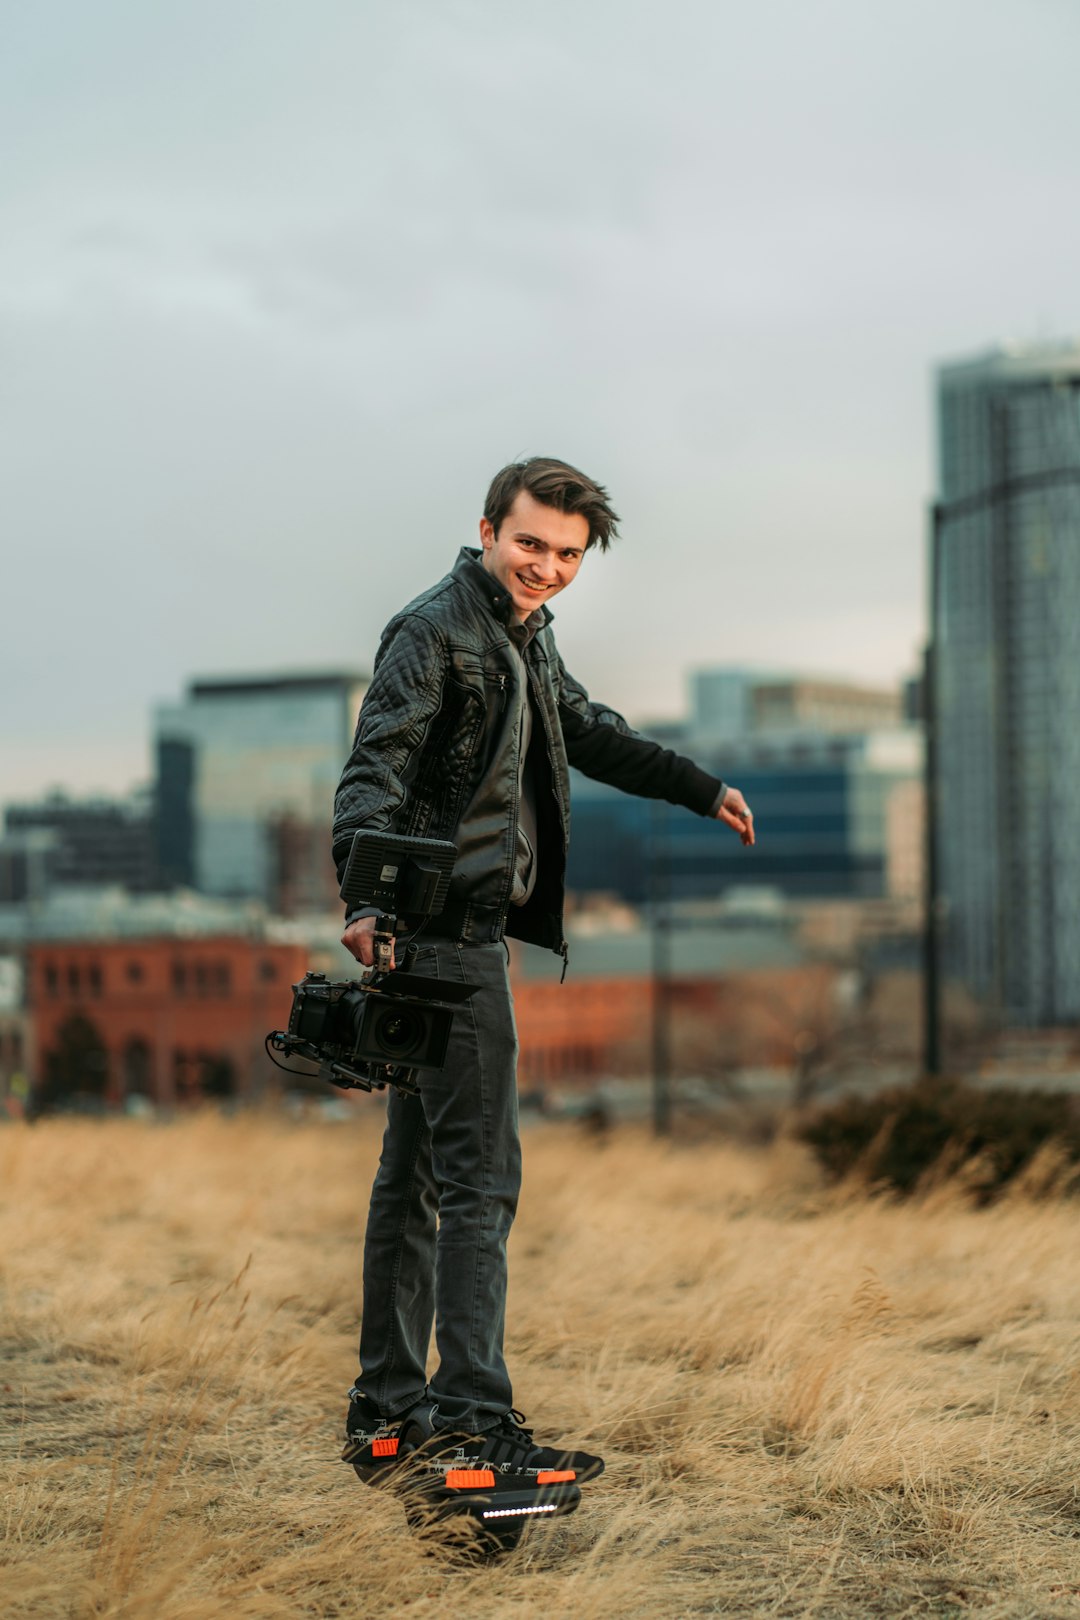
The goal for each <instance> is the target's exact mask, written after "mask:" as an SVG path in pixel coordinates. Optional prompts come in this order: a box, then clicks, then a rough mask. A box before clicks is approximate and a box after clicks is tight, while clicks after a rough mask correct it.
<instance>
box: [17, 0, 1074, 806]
mask: <svg viewBox="0 0 1080 1620" xmlns="http://www.w3.org/2000/svg"><path fill="white" fill-rule="evenodd" d="M209 41H212V42H213V49H212V50H209V49H207V45H208V42H209ZM1078 44H1080V17H1078V16H1077V15H1075V14H1073V13H1072V12H1070V11H1068V10H1066V9H1065V8H1063V7H1061V6H1059V5H1057V4H1054V3H1053V0H1036V3H1035V4H1021V3H1020V0H994V3H992V4H985V3H984V4H976V3H974V0H955V3H953V4H951V5H950V6H949V7H948V8H947V9H946V10H945V11H943V10H942V8H941V7H940V6H936V5H931V4H929V0H913V3H912V4H911V5H909V6H908V7H905V8H904V10H903V13H900V12H896V13H895V14H891V15H890V14H886V13H883V12H880V11H875V12H873V13H872V14H871V13H868V12H867V10H866V8H865V7H861V6H859V5H858V4H857V3H856V0H830V4H828V5H827V6H823V7H817V8H813V9H812V11H807V10H806V8H803V7H799V6H798V5H796V4H794V0H774V3H772V4H770V5H768V6H766V7H762V8H756V9H755V10H754V11H753V12H752V13H746V12H745V9H744V8H742V9H741V8H737V7H736V6H734V4H732V3H728V0H724V3H720V4H713V5H707V4H705V3H704V0H680V3H679V4H677V5H676V6H675V7H673V8H668V10H667V11H665V12H664V14H663V16H662V17H660V16H658V15H656V14H655V12H654V11H653V10H651V9H650V10H646V9H643V8H642V9H637V8H634V7H632V6H631V7H627V6H624V5H616V4H614V3H613V0H594V3H593V4H592V5H590V6H589V7H586V8H580V7H572V6H571V5H570V4H569V3H568V0H552V4H551V5H549V6H548V7H546V8H545V9H544V12H543V15H542V16H541V15H534V14H531V13H525V12H521V11H518V10H515V9H514V8H507V7H497V6H496V5H494V3H493V0H454V3H452V4H450V5H442V4H439V5H435V4H432V3H428V0H420V3H418V4H417V5H416V6H415V7H410V8H408V12H407V14H406V13H405V12H402V11H400V10H399V11H397V12H393V11H391V12H387V11H386V10H385V9H382V8H365V7H354V6H350V5H346V4H344V3H343V0H325V3H324V4H323V5H322V6H321V7H320V9H319V13H318V19H317V21H316V20H315V19H314V17H313V15H312V14H311V13H307V12H301V11H300V10H292V9H291V8H267V7H255V6H251V5H248V4H245V3H241V4H239V5H237V6H236V7H231V8H229V9H228V11H227V12H225V13H222V12H221V11H220V9H219V8H211V7H210V6H209V5H207V4H204V3H201V0H195V3H193V4H190V5H187V6H185V7H184V8H170V7H168V6H166V7H164V8H155V10H154V11H153V12H152V13H149V12H144V11H140V10H138V9H134V8H132V7H131V6H130V5H127V4H124V3H122V0H104V3H103V4H102V5H101V6H99V7H95V8H94V11H93V13H92V14H90V13H87V12H85V9H84V8H80V7H78V6H76V5H74V4H73V3H71V0H61V3H60V5H59V6H58V7H54V8H52V9H51V10H50V12H49V13H48V15H45V14H38V13H34V12H33V11H32V10H31V11H24V12H23V13H21V14H20V17H19V22H18V27H17V28H13V29H12V30H11V35H10V39H9V49H8V50H7V51H6V52H5V55H4V60H3V62H2V63H0V88H2V91H3V94H2V95H0V132H2V133H3V136H4V138H5V145H6V147H7V149H8V150H11V151H13V152H18V154H19V161H18V163H14V164H12V165H10V166H9V168H8V170H7V171H6V172H5V176H4V177H3V178H2V179H0V205H2V206H3V207H4V211H5V220H6V223H7V232H6V238H7V249H8V251H7V254H6V258H5V264H4V267H3V270H2V272H0V346H2V351H3V357H4V364H3V381H2V384H0V443H3V445H4V451H3V456H4V467H3V477H2V478H0V530H2V532H3V534H4V537H5V546H4V550H5V568H4V582H5V600H6V601H7V602H9V603H10V604H14V611H12V610H11V609H10V608H9V613H8V616H7V620H6V623H5V635H4V637H3V640H2V644H0V732H2V735H3V737H4V762H3V772H2V775H0V799H3V800H8V799H11V798H19V797H25V796H33V795H35V794H37V793H40V792H42V791H44V790H45V789H47V788H48V787H50V786H52V785H63V786H66V787H69V788H70V789H71V790H72V791H74V792H86V791H89V790H92V789H95V788H96V789H100V790H103V791H107V792H117V791H123V790H125V789H126V788H127V787H128V786H130V785H131V784H133V783H135V782H137V781H140V780H145V779H146V778H147V776H148V774H149V761H148V758H147V754H146V744H145V738H146V722H145V717H146V715H147V713H148V712H149V710H150V709H151V708H152V706H153V705H154V704H155V703H157V702H162V701H166V700H168V698H169V696H170V695H171V694H173V693H175V692H176V691H177V690H178V689H179V687H180V686H181V684H182V682H183V680H184V679H185V677H186V676H187V675H188V673H189V672H191V671H193V670H206V671H212V672H214V673H221V674H226V673H229V672H230V671H237V670H246V669H257V670H264V669H269V668H305V667H306V668H312V667H316V668H330V667H334V666H350V667H364V666H369V665H370V662H371V659H372V657H373V655H374V651H375V647H376V644H377V638H378V634H379V631H380V629H381V628H382V626H383V624H384V623H385V622H386V620H387V619H388V618H389V617H390V615H391V613H392V612H394V611H395V610H396V609H397V608H398V607H399V606H400V605H401V603H402V602H403V601H405V600H407V599H408V598H409V597H410V596H412V595H414V594H416V593H417V592H418V591H420V590H422V589H423V588H425V587H426V586H428V585H429V584H430V583H431V582H432V581H433V580H434V579H435V578H437V577H439V575H441V574H442V573H444V572H445V571H446V570H447V568H448V567H449V566H450V564H451V562H452V560H453V556H454V553H455V552H456V550H457V548H458V546H460V545H461V544H470V543H473V542H474V540H475V533H476V523H477V519H478V516H479V512H480V507H481V503H482V500H483V493H484V490H485V488H486V484H487V481H488V479H489V478H490V476H491V475H492V473H493V472H494V471H495V470H496V468H497V467H498V466H499V465H500V464H501V463H503V462H505V461H508V460H510V459H513V458H515V457H516V456H518V455H521V454H528V453H537V452H539V453H554V454H561V455H564V456H566V457H568V458H569V459H571V460H573V461H576V462H578V463H580V464H581V465H583V466H584V467H585V468H586V470H587V471H589V472H590V473H592V474H593V475H595V476H597V477H599V478H600V479H602V480H603V481H604V482H605V483H607V484H608V485H609V487H610V489H611V491H612V495H613V498H614V501H615V505H616V507H617V509H618V510H619V511H620V513H621V514H622V517H623V526H622V527H623V538H622V539H621V540H620V541H619V543H618V545H617V547H616V548H615V550H614V551H613V553H612V554H611V555H610V556H608V557H590V558H589V559H587V563H586V566H585V567H584V568H583V570H582V574H581V577H580V580H579V581H578V582H576V583H575V586H574V590H573V591H572V592H571V593H569V594H568V595H567V596H566V597H565V598H564V599H563V600H562V601H560V602H559V603H558V604H557V608H558V615H557V617H558V624H557V629H558V635H559V641H560V646H561V649H562V652H563V655H564V657H565V658H566V661H567V664H568V665H569V667H570V668H572V669H573V670H574V672H575V674H577V675H578V676H579V678H581V679H582V680H583V681H584V682H585V684H586V685H587V686H589V687H590V689H591V690H593V691H594V692H595V694H596V695H597V696H600V697H602V698H603V699H604V700H605V701H608V702H610V703H612V704H613V705H614V706H616V707H618V708H620V709H622V710H624V711H626V712H628V713H630V714H631V715H633V716H635V717H640V718H644V717H649V716H655V717H660V718H662V717H664V716H665V715H670V714H672V713H673V712H675V711H676V710H677V708H678V707H679V705H680V703H681V702H682V700H683V693H682V689H681V672H682V670H684V669H688V668H692V667H709V666H713V665H717V664H731V663H753V664H755V665H758V666H761V667H769V666H775V665H778V664H785V665H792V666H795V667H797V668H799V669H801V670H806V671H807V672H816V673H821V674H833V673H835V674H840V675H848V676H850V677H852V678H854V679H857V680H864V681H872V682H875V683H881V682H882V681H886V680H888V681H895V680H897V679H900V678H902V677H903V676H905V675H907V674H910V673H912V672H913V671H914V670H915V669H916V668H917V664H918V659H919V649H920V646H921V642H922V639H923V636H924V634H925V613H924V601H923V576H924V553H925V521H926V520H925V514H926V504H927V501H928V500H929V498H930V496H931V493H932V490H933V488H934V482H935V479H934V470H933V466H932V456H931V445H932V413H931V376H932V370H933V367H934V366H935V365H936V364H938V363H939V362H941V361H943V360H947V359H948V358H950V357H951V356H961V355H965V354H972V353H978V352H981V351H985V350H986V349H987V348H989V347H991V346H993V345H995V344H997V343H1000V342H1003V341H1010V340H1013V339H1016V338H1019V339H1021V340H1028V341H1030V340H1034V339H1037V338H1040V337H1046V336H1047V335H1049V334H1054V335H1057V334H1061V335H1067V334H1068V333H1069V332H1070V331H1073V330H1076V329H1077V328H1078V327H1080V311H1078V307H1077V296H1076V290H1075V278H1074V276H1073V274H1072V266H1073V264H1074V263H1075V261H1076V257H1077V250H1078V249H1080V221H1078V220H1077V218H1076V214H1075V209H1074V208H1073V206H1072V203H1073V192H1074V179H1073V174H1072V168H1073V164H1072V158H1071V154H1072V152H1073V151H1075V149H1076V141H1077V135H1078V133H1080V130H1078V128H1077V126H1078V125H1080V112H1078V111H1077V108H1076V98H1075V96H1074V95H1073V91H1072V84H1071V77H1070V74H1071V64H1072V62H1073V61H1074V60H1075V57H1076V48H1077V45H1078ZM1050 242H1052V244H1053V247H1052V251H1043V247H1044V245H1045V244H1047V243H1050Z"/></svg>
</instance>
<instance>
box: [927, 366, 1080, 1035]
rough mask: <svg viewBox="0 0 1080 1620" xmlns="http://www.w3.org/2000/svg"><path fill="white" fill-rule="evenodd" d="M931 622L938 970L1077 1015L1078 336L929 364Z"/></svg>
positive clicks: (1024, 1004) (998, 1003)
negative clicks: (934, 495)
mask: <svg viewBox="0 0 1080 1620" xmlns="http://www.w3.org/2000/svg"><path fill="white" fill-rule="evenodd" d="M938 428H939V478H940V494H939V499H938V502H937V504H936V506H935V509H934V545H933V577H934V584H933V603H934V605H933V616H934V649H935V653H934V668H935V695H936V714H937V737H938V749H937V754H938V795H937V799H938V809H937V817H936V827H937V837H938V851H939V862H940V892H941V894H942V896H943V898H944V901H945V906H944V920H943V926H942V945H943V954H944V963H945V970H946V973H947V974H948V975H949V976H951V977H953V978H955V979H958V980H959V981H960V982H962V983H964V984H966V985H967V986H968V987H969V988H970V989H971V990H973V991H974V992H975V994H976V995H978V996H979V997H980V998H982V999H983V1000H984V1001H985V1002H987V1003H988V1004H989V1005H990V1006H992V1007H994V1008H996V1009H997V1010H998V1012H999V1013H1000V1014H1001V1016H1002V1018H1003V1019H1004V1020H1005V1021H1006V1022H1008V1023H1010V1024H1021V1025H1024V1024H1026V1025H1051V1024H1061V1023H1067V1022H1071V1021H1073V1020H1075V1019H1077V1018H1080V346H1070V347H1067V348H1053V349H1041V348H1040V349H1029V350H1009V351H1000V352H995V353H991V354H988V355H985V356H982V357H980V358H978V359H975V360H970V361H965V362H961V363H958V364H952V365H946V366H943V367H942V368H941V370H940V371H939V373H938Z"/></svg>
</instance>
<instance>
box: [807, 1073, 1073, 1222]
mask: <svg viewBox="0 0 1080 1620" xmlns="http://www.w3.org/2000/svg"><path fill="white" fill-rule="evenodd" d="M796 1135H797V1136H798V1137H799V1138H800V1139H801V1140H802V1141H804V1142H806V1143H808V1144H809V1145H810V1147H811V1148H812V1149H813V1151H814V1153H815V1155H816V1157H817V1159H818V1161H819V1163H820V1164H821V1165H822V1167H823V1168H824V1170H825V1172H826V1174H827V1175H828V1176H829V1177H830V1178H831V1179H832V1180H834V1181H839V1180H841V1179H842V1178H843V1177H844V1176H847V1175H851V1174H852V1173H853V1172H857V1173H859V1174H861V1175H863V1176H865V1177H866V1178H867V1179H869V1180H871V1181H875V1182H879V1183H882V1184H884V1185H885V1186H888V1187H891V1188H893V1189H894V1190H895V1191H897V1192H900V1193H910V1192H913V1191H914V1190H915V1189H916V1187H917V1186H918V1185H919V1183H920V1182H921V1181H923V1180H924V1178H926V1177H927V1176H928V1175H929V1174H930V1173H931V1172H932V1171H934V1170H935V1169H938V1170H941V1169H942V1168H943V1167H946V1168H949V1169H953V1170H959V1169H960V1168H961V1167H965V1168H966V1170H967V1172H968V1174H967V1178H966V1179H967V1181H968V1184H969V1186H970V1187H971V1189H972V1191H973V1192H974V1194H975V1195H976V1197H977V1198H978V1199H979V1201H980V1202H983V1203H986V1202H989V1200H990V1199H991V1198H992V1197H993V1196H994V1194H995V1193H997V1192H999V1191H1000V1189H1001V1188H1002V1187H1004V1186H1006V1185H1007V1184H1008V1183H1009V1182H1010V1181H1011V1180H1012V1179H1013V1177H1014V1176H1016V1175H1017V1174H1018V1172H1020V1171H1021V1170H1023V1169H1024V1168H1025V1167H1026V1166H1027V1165H1029V1164H1030V1163H1031V1161H1032V1159H1033V1158H1034V1157H1035V1155H1036V1153H1038V1152H1039V1151H1040V1149H1042V1148H1044V1147H1046V1146H1047V1145H1048V1144H1050V1143H1054V1144H1055V1145H1056V1146H1057V1147H1058V1149H1059V1151H1060V1153H1061V1154H1062V1157H1063V1158H1064V1159H1065V1160H1066V1161H1068V1162H1070V1163H1077V1162H1080V1106H1078V1099H1077V1098H1075V1097H1072V1096H1069V1095H1067V1094H1065V1093H1062V1092H1047V1091H1021V1090H1017V1089H1015V1088H1010V1087H998V1088H995V1089H994V1090H987V1091H984V1090H979V1089H976V1088H975V1087H974V1086H969V1085H964V1084H962V1083H960V1082H958V1081H942V1080H930V1079H924V1080H920V1081H918V1082H917V1083H916V1084H914V1085H911V1086H899V1087H893V1088H890V1089H889V1090H886V1091H880V1092H877V1093H876V1094H875V1095H872V1096H865V1097H864V1096H848V1097H843V1098H841V1099H840V1100H839V1101H838V1102H835V1103H832V1104H829V1105H826V1106H825V1107H822V1108H819V1109H818V1110H817V1111H816V1112H815V1113H814V1114H813V1115H812V1116H811V1117H810V1118H809V1119H807V1120H805V1121H804V1122H802V1123H801V1124H800V1125H799V1126H797V1128H796Z"/></svg>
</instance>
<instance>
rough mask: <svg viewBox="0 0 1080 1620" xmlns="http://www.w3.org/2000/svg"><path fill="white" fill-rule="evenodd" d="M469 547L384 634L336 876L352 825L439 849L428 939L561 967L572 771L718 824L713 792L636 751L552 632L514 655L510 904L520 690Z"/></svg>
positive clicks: (495, 606)
mask: <svg viewBox="0 0 1080 1620" xmlns="http://www.w3.org/2000/svg"><path fill="white" fill-rule="evenodd" d="M480 556H481V553H480V552H478V551H471V550H469V549H467V548H465V549H463V550H462V551H461V553H460V555H459V557H458V559H457V562H456V563H455V565H454V568H453V570H452V572H451V573H449V574H447V576H446V578H445V579H442V580H440V581H439V583H438V584H437V585H434V586H432V588H431V589H430V590H428V591H425V592H424V593H423V595H422V596H418V597H417V598H416V600H415V601H414V602H410V603H409V604H408V606H407V607H405V608H403V609H402V610H401V612H400V613H398V614H397V615H396V616H395V617H394V618H393V619H392V620H391V621H390V623H389V624H388V625H387V627H386V629H385V631H384V632H383V637H382V642H381V644H380V646H379V651H378V654H377V656H376V659H375V669H374V674H373V676H372V682H371V685H370V687H369V688H368V691H367V695H366V696H365V698H364V702H363V705H362V706H361V709H360V718H359V721H358V723H357V727H356V737H355V740H354V742H353V748H352V752H351V754H350V755H349V759H348V762H347V764H346V766H345V769H344V771H343V773H342V777H341V782H340V784H339V786H338V791H337V797H336V800H335V804H334V859H335V861H336V862H337V866H338V873H339V876H340V874H341V873H342V872H343V870H344V865H345V861H346V859H347V858H348V853H349V848H350V846H351V843H352V835H353V833H354V832H355V831H356V830H357V828H359V827H368V828H372V829H374V830H388V831H392V832H397V833H405V834H412V835H414V836H419V837H429V838H449V839H452V840H453V842H454V843H455V844H456V845H457V851H458V856H457V862H456V864H455V867H454V874H453V877H452V879H451V883H450V892H449V896H448V901H447V906H446V909H445V911H444V912H443V914H442V915H441V916H440V917H438V918H435V919H433V920H432V922H431V924H430V925H429V927H428V928H427V929H426V930H425V931H426V932H428V933H432V934H441V935H444V936H446V937H450V938H454V939H459V940H462V941H475V942H483V941H489V940H498V939H501V938H502V936H503V934H504V933H507V934H510V935H512V936H514V937H515V938H517V939H524V940H529V941H531V942H532V943H533V944H536V945H544V946H547V947H548V948H550V949H551V950H554V951H558V952H562V953H564V954H565V946H564V942H563V920H562V914H563V879H564V874H565V870H566V850H567V845H568V842H569V836H570V777H569V766H570V765H573V766H575V767H576V768H577V769H578V770H580V771H583V772H584V773H585V775H586V776H591V777H595V778H596V779H597V780H598V781H601V782H607V783H609V784H610V785H611V786H613V787H617V788H622V789H623V790H624V791H626V792H628V793H636V794H639V795H641V796H643V797H644V798H651V799H666V800H668V801H669V802H670V803H671V804H681V805H685V806H686V808H687V809H689V810H694V811H697V813H698V814H699V815H709V814H710V813H712V811H713V809H714V806H715V804H716V802H717V799H718V797H719V795H720V794H721V793H722V792H723V783H722V782H720V781H718V780H717V779H716V777H714V776H710V775H709V774H708V773H707V772H705V771H702V770H699V769H698V767H697V766H696V765H694V764H693V763H692V761H690V760H688V759H684V758H682V756H681V755H679V754H674V753H672V752H671V751H670V750H669V749H665V748H662V747H661V746H660V745H659V744H658V743H655V742H650V741H649V740H648V739H647V738H644V737H639V736H638V735H637V733H636V732H634V731H631V729H630V727H629V726H628V725H627V723H626V721H625V720H624V719H623V718H622V716H621V715H620V714H616V713H615V711H614V710H613V709H608V708H606V707H605V706H604V705H603V704H600V703H593V702H591V701H590V699H589V695H588V693H587V692H586V691H585V689H584V687H582V686H581V685H580V684H579V683H578V682H577V681H575V680H574V678H573V677H572V676H571V675H570V674H569V673H568V672H567V670H566V669H565V667H564V666H563V662H562V660H561V658H560V657H559V654H558V650H557V648H556V646H555V637H554V634H553V633H552V630H551V628H550V621H551V614H550V612H549V611H548V609H547V608H546V607H541V608H540V609H538V613H539V614H541V615H542V616H543V624H542V627H541V628H540V629H539V630H538V631H537V633H536V634H535V635H534V636H533V637H532V638H531V640H530V641H529V643H528V645H527V647H526V648H525V652H524V667H525V668H526V669H527V671H528V680H529V686H530V691H531V695H532V700H533V712H534V715H535V723H534V726H533V747H534V749H535V750H536V753H535V755H534V756H533V758H532V761H531V764H532V769H533V771H534V779H535V783H536V800H537V804H536V810H537V844H538V848H537V880H536V886H535V888H534V890H533V892H532V894H531V896H530V897H529V899H528V901H527V902H526V904H525V905H523V906H511V905H510V893H511V889H512V886H513V879H514V861H515V854H516V849H517V821H518V792H519V788H518V783H519V780H520V772H519V760H518V748H519V725H518V720H519V706H520V703H521V701H522V698H523V696H524V694H523V693H522V692H521V691H520V689H519V685H518V683H519V682H520V679H521V676H520V671H521V668H522V663H521V661H520V660H519V659H518V658H517V657H516V656H515V654H514V651H513V649H512V648H511V646H510V643H509V640H508V637H507V633H506V626H507V624H508V622H511V613H512V608H513V604H512V601H511V598H510V595H509V593H508V592H507V591H505V590H504V589H503V587H502V586H501V585H500V584H499V582H498V580H497V579H496V578H495V577H494V575H493V574H490V573H488V571H487V570H486V569H485V568H484V567H483V566H482V564H481V562H480Z"/></svg>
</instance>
